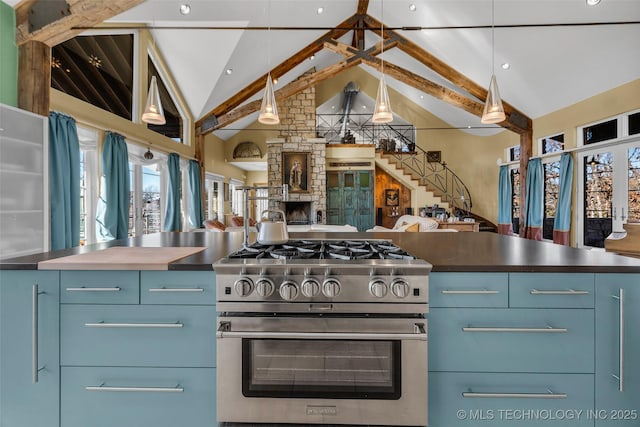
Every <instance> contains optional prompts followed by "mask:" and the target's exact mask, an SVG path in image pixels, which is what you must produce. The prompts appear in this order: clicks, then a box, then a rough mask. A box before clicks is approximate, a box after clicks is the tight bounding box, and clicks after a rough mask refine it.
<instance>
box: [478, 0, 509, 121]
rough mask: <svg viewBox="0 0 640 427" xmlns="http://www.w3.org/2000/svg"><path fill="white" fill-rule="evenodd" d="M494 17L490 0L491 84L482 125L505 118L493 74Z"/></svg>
mask: <svg viewBox="0 0 640 427" xmlns="http://www.w3.org/2000/svg"><path fill="white" fill-rule="evenodd" d="M494 15H495V14H494V0H491V82H490V83H489V90H488V91H487V100H486V101H485V103H484V112H483V113H482V118H481V119H480V122H481V123H484V124H494V123H500V122H502V121H504V120H505V118H506V116H505V114H504V107H503V106H502V99H500V91H499V90H498V82H497V80H496V74H495V36H494V32H495V28H494Z"/></svg>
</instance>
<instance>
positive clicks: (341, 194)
mask: <svg viewBox="0 0 640 427" xmlns="http://www.w3.org/2000/svg"><path fill="white" fill-rule="evenodd" d="M373 223H374V220H373V172H372V171H332V172H327V224H333V225H345V224H349V225H353V226H354V227H357V228H358V231H365V230H367V229H369V228H371V227H373Z"/></svg>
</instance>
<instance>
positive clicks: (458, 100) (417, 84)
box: [362, 58, 523, 134]
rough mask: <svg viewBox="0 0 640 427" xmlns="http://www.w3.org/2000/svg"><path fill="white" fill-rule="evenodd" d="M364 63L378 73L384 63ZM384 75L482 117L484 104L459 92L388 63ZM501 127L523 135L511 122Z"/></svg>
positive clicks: (371, 61)
mask: <svg viewBox="0 0 640 427" xmlns="http://www.w3.org/2000/svg"><path fill="white" fill-rule="evenodd" d="M362 62H363V63H364V64H366V65H369V66H370V67H373V68H375V69H377V70H378V71H380V70H381V68H382V61H381V60H380V59H379V58H364V59H363V61H362ZM384 73H385V75H388V76H391V77H393V78H394V79H396V80H398V81H400V82H402V83H405V84H407V85H409V86H411V87H414V88H416V89H418V90H420V91H422V92H424V93H426V94H427V95H431V96H433V97H434V98H437V99H440V100H442V101H444V102H446V103H447V104H450V105H453V106H454V107H457V108H460V109H462V110H464V111H466V112H468V113H471V114H473V115H476V116H479V117H480V116H482V113H483V111H484V103H482V102H480V101H477V100H475V99H471V98H468V97H466V96H464V95H462V94H461V93H459V92H456V91H454V90H451V89H449V88H446V87H444V86H441V85H439V84H437V83H434V82H432V81H431V80H429V79H426V78H424V77H422V76H420V75H418V74H415V73H412V72H411V71H408V70H405V69H404V68H402V67H399V66H397V65H395V64H393V63H391V62H388V61H384ZM500 126H502V127H504V128H506V129H509V130H511V131H513V132H516V133H519V134H521V133H523V132H522V129H521V128H520V127H518V126H515V125H514V124H512V123H510V122H509V120H505V121H504V122H502V123H500Z"/></svg>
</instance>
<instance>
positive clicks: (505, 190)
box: [498, 165, 513, 235]
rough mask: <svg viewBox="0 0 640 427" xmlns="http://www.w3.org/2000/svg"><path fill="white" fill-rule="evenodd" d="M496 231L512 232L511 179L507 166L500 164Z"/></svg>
mask: <svg viewBox="0 0 640 427" xmlns="http://www.w3.org/2000/svg"><path fill="white" fill-rule="evenodd" d="M498 233H499V234H509V235H510V234H513V228H512V222H511V180H510V179H509V167H508V166H506V165H503V166H500V175H499V177H498Z"/></svg>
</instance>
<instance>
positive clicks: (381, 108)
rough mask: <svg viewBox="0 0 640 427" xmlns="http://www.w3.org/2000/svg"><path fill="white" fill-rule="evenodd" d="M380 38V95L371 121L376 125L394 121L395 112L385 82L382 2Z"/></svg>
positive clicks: (381, 5)
mask: <svg viewBox="0 0 640 427" xmlns="http://www.w3.org/2000/svg"><path fill="white" fill-rule="evenodd" d="M380 8H381V13H380V38H381V39H382V49H381V52H380V63H381V67H380V72H381V73H382V75H381V76H380V83H378V93H377V95H376V105H375V107H374V109H373V116H372V117H371V121H372V122H373V123H376V124H383V123H389V122H391V121H392V120H393V112H392V111H391V104H390V103H389V92H387V83H386V82H385V80H384V59H382V55H383V54H384V2H383V1H380Z"/></svg>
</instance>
